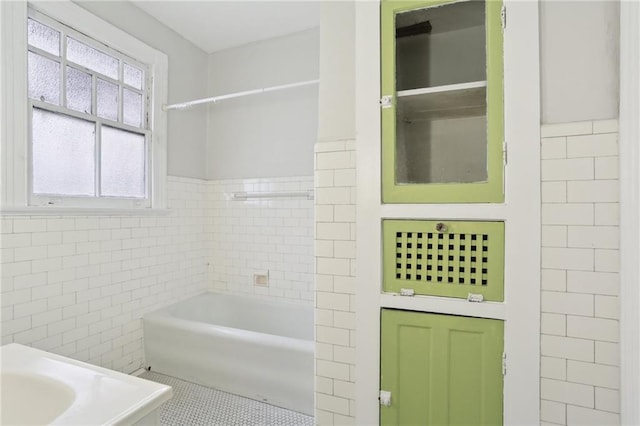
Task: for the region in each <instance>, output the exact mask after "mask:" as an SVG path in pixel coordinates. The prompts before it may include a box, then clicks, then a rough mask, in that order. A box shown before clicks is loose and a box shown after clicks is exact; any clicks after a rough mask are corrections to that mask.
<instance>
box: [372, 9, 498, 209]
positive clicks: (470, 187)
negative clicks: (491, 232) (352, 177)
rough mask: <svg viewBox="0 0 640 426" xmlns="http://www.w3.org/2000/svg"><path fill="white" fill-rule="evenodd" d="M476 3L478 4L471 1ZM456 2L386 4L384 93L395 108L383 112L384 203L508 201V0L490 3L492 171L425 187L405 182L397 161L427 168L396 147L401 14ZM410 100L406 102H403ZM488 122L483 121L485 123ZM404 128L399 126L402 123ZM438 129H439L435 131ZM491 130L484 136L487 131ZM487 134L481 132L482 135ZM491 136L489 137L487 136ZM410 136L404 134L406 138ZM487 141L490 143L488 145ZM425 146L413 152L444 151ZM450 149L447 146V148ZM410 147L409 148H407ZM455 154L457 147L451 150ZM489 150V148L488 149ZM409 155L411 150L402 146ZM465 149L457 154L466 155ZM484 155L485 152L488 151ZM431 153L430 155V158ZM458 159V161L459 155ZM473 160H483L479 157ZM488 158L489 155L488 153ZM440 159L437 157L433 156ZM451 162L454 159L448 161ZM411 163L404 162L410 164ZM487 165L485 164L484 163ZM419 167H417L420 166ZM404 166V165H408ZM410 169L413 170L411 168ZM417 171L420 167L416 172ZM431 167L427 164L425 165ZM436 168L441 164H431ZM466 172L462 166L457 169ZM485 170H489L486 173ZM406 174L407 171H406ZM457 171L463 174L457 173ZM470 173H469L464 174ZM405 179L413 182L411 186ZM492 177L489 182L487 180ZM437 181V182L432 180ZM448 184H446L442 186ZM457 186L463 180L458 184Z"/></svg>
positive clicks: (383, 13)
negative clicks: (505, 54) (505, 39)
mask: <svg viewBox="0 0 640 426" xmlns="http://www.w3.org/2000/svg"><path fill="white" fill-rule="evenodd" d="M471 1H475V0H471ZM453 3H456V2H454V1H451V0H448V1H443V0H431V1H425V0H422V1H406V0H402V1H400V0H399V1H394V0H382V1H381V95H382V96H383V97H384V96H391V97H392V101H391V104H390V105H388V106H386V107H383V108H381V125H382V134H381V140H382V152H381V154H382V201H383V203H501V202H504V187H503V185H504V182H503V177H504V160H503V141H504V102H503V91H504V89H503V74H504V71H503V70H504V60H503V32H502V18H501V10H502V1H500V0H495V1H494V0H487V1H486V2H485V32H486V34H485V40H486V49H485V59H486V123H484V124H483V126H486V141H487V142H486V143H487V146H486V171H485V172H483V173H484V176H485V177H483V178H482V179H477V181H476V179H471V180H470V181H464V180H462V181H461V182H463V183H450V182H451V181H449V180H445V181H435V182H434V183H423V181H422V180H417V181H416V180H413V179H408V178H404V177H403V178H402V179H400V178H399V173H400V172H397V171H396V160H397V158H405V156H406V158H407V160H406V161H407V162H411V163H412V164H413V165H412V166H411V167H412V170H425V168H424V167H421V166H416V165H415V164H417V163H416V161H422V160H416V158H418V159H419V158H423V157H422V156H416V155H411V154H407V153H406V152H405V153H404V154H402V155H401V154H400V153H399V152H397V151H398V147H397V144H396V137H397V136H396V135H397V133H396V130H397V129H396V124H398V123H397V122H396V120H397V114H398V112H399V111H400V109H401V108H400V106H399V104H398V98H397V96H396V95H397V90H396V75H397V70H396V27H395V19H396V15H397V14H398V13H401V12H407V11H411V10H416V9H424V8H429V7H437V6H443V5H448V4H453ZM403 99H406V98H403ZM481 122H482V121H481ZM398 125H399V124H398ZM453 129H454V132H453V133H451V132H448V131H445V133H446V134H447V135H448V136H447V137H446V139H447V140H451V138H453V140H457V139H456V138H459V137H462V136H459V135H457V134H456V131H457V130H459V129H460V128H459V127H454V128H453ZM434 131H435V130H434ZM484 131H485V130H482V131H481V132H482V133H484ZM482 133H481V134H482ZM482 137H483V138H484V137H485V136H484V135H483V136H482ZM403 138H404V136H403ZM432 138H433V140H431V139H429V140H430V141H431V142H429V143H430V144H431V143H434V144H435V143H440V144H441V145H438V146H443V145H442V144H443V142H442V139H441V137H440V136H437V135H436V134H435V133H434V136H433V137H432ZM482 143H484V142H482ZM422 144H423V142H419V143H414V144H413V145H412V147H416V148H412V149H419V150H421V151H420V152H423V151H422V150H428V149H440V148H425V147H424V145H422ZM444 145H445V146H446V145H447V144H446V143H445V144H444ZM407 149H408V148H407ZM446 149H448V150H451V149H452V148H446ZM483 149H484V148H483ZM402 150H403V151H404V150H405V148H402ZM461 151H464V150H457V151H456V152H461ZM483 152H484V151H483ZM429 155H431V154H428V155H427V156H429ZM447 155H449V156H451V155H454V157H452V158H456V156H455V154H447ZM468 155H471V157H472V158H477V157H473V155H472V154H468ZM483 157H484V154H483ZM433 158H437V157H433ZM448 158H451V157H448ZM404 161H405V160H401V162H402V164H403V165H404V164H405V163H404ZM433 161H436V163H434V164H437V165H438V166H437V167H440V168H444V169H445V173H446V170H451V169H447V167H448V166H446V165H444V163H441V162H439V160H433ZM483 161H484V160H483ZM414 163H415V164H414ZM403 167H404V166H403ZM407 167H408V166H407ZM416 167H417V168H416ZM425 167H427V166H425ZM428 167H435V166H432V165H430V166H428ZM452 167H454V168H455V169H460V170H462V169H463V168H462V167H458V166H452ZM483 170H484V169H483ZM403 173H404V172H403ZM455 173H457V172H455ZM463 173H464V172H463ZM404 179H408V181H410V182H412V183H407V181H405V180H404ZM485 179H486V180H485ZM429 182H431V180H429ZM441 182H444V183H441ZM456 182H457V181H456Z"/></svg>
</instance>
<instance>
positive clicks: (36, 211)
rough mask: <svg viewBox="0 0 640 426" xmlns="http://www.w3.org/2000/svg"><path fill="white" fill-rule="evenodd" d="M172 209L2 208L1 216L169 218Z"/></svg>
mask: <svg viewBox="0 0 640 426" xmlns="http://www.w3.org/2000/svg"><path fill="white" fill-rule="evenodd" d="M172 211H173V210H171V209H148V208H144V209H117V208H116V209H108V208H104V209H95V208H72V207H24V208H2V209H0V216H167V215H169V214H171V212H172Z"/></svg>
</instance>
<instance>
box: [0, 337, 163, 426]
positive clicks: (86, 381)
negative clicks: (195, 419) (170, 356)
mask: <svg viewBox="0 0 640 426" xmlns="http://www.w3.org/2000/svg"><path fill="white" fill-rule="evenodd" d="M0 366H1V368H0V386H1V392H0V424H2V425H3V426H5V425H7V426H9V425H11V426H13V425H45V424H46V425H142V424H144V425H156V424H159V420H160V416H159V410H158V408H159V407H160V405H162V404H163V403H164V402H166V401H168V400H169V399H170V398H171V396H172V394H173V393H172V390H171V387H170V386H166V385H163V384H160V383H155V382H151V381H149V380H144V379H141V378H139V377H134V376H130V375H128V374H123V373H119V372H117V371H113V370H109V369H106V368H102V367H98V366H95V365H91V364H87V363H85V362H81V361H77V360H74V359H71V358H66V357H63V356H60V355H56V354H52V353H49V352H45V351H41V350H38V349H34V348H30V347H28V346H23V345H19V344H16V343H10V344H8V345H5V346H2V347H0Z"/></svg>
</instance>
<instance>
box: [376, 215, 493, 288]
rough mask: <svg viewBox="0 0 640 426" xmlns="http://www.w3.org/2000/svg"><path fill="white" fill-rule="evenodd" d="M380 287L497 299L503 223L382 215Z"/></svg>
mask: <svg viewBox="0 0 640 426" xmlns="http://www.w3.org/2000/svg"><path fill="white" fill-rule="evenodd" d="M383 235H384V242H383V245H384V283H383V287H384V290H385V291H391V292H399V291H400V290H401V289H403V288H410V289H413V290H414V291H415V293H416V294H430V295H436V296H448V297H464V298H466V297H467V295H468V294H469V293H480V294H483V295H484V297H485V299H486V300H502V296H503V277H504V271H503V270H504V223H502V222H462V221H447V222H438V221H419V220H385V221H384V233H383Z"/></svg>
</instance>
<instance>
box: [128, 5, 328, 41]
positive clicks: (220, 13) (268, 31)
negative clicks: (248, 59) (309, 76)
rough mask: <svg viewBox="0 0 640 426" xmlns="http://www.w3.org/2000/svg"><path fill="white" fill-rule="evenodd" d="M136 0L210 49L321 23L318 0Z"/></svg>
mask: <svg viewBox="0 0 640 426" xmlns="http://www.w3.org/2000/svg"><path fill="white" fill-rule="evenodd" d="M133 3H134V4H135V5H136V6H138V7H139V8H140V9H142V10H144V11H145V12H147V13H148V14H149V15H151V16H153V17H154V18H156V19H157V20H158V21H160V22H162V23H163V24H165V25H166V26H168V27H169V28H171V29H172V30H174V31H176V32H177V33H179V34H180V35H182V36H183V37H184V38H186V39H187V40H189V41H191V42H192V43H193V44H195V45H196V46H198V47H200V48H201V49H202V50H204V51H205V52H207V53H212V52H216V51H219V50H223V49H228V48H231V47H236V46H241V45H243V44H247V43H251V42H254V41H258V40H265V39H269V38H274V37H279V36H283V35H286V34H291V33H295V32H298V31H302V30H306V29H309V28H313V27H317V26H319V25H320V2H319V1H264V0H263V1H243V0H236V1H146V0H133Z"/></svg>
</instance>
